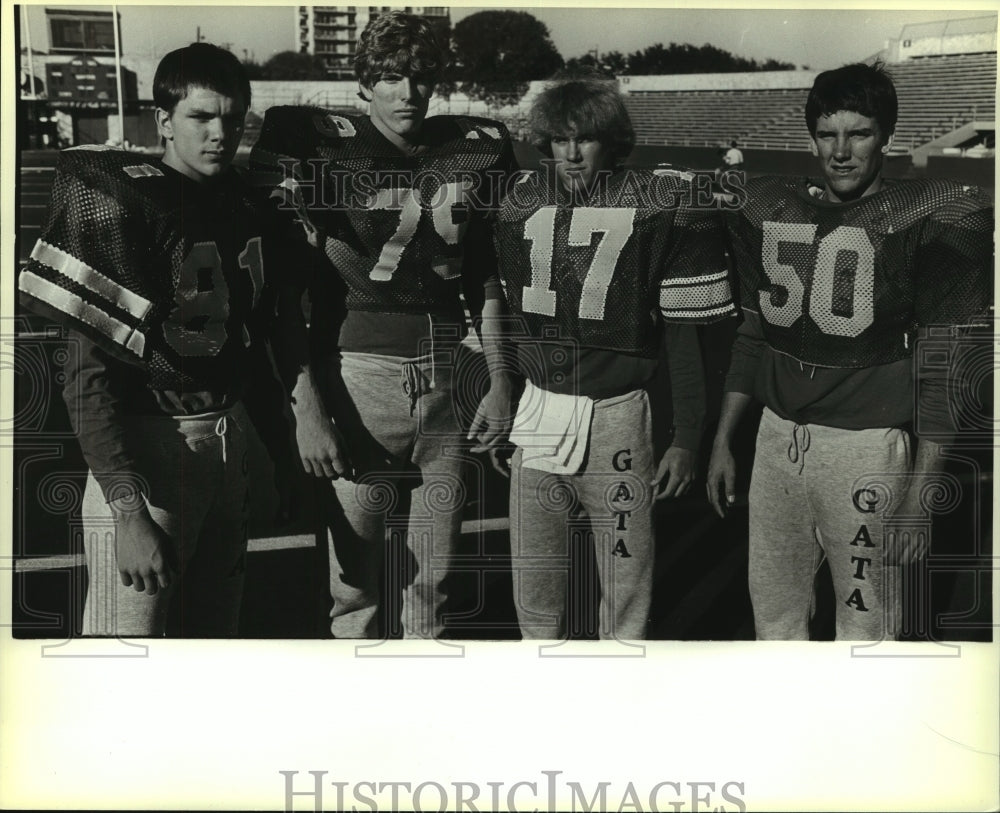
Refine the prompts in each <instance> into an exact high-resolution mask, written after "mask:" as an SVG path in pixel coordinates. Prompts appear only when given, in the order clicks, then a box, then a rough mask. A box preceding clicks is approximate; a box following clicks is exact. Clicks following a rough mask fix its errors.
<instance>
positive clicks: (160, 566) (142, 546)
mask: <svg viewBox="0 0 1000 813" xmlns="http://www.w3.org/2000/svg"><path fill="white" fill-rule="evenodd" d="M136 497H138V500H139V501H140V502H141V503H142V504H141V505H140V506H139V507H122V504H123V503H124V502H125V501H129V502H135V501H136V500H135V498H136ZM111 507H112V511H113V512H114V515H115V525H116V536H115V539H116V548H117V551H116V555H117V563H118V573H119V575H120V577H121V580H122V584H123V585H125V586H126V587H132V588H134V589H135V591H136V592H137V593H146V594H147V595H150V596H155V595H156V594H157V593H158V592H159V591H160V589H161V588H163V589H166V588H168V587H170V585H171V584H172V583H173V580H174V578H176V576H177V573H178V572H179V567H178V563H177V560H176V555H175V553H174V547H173V544H172V543H171V541H170V537H169V536H167V534H166V532H165V531H164V530H163V529H162V528H161V527H160V526H159V525H157V524H156V522H154V521H153V518H152V517H151V516H150V515H149V509H148V508H147V507H146V504H145V502H144V501H142V497H141V495H133V496H132V497H131V498H124V499H123V500H119V501H118V503H117V505H116V504H115V503H112V506H111Z"/></svg>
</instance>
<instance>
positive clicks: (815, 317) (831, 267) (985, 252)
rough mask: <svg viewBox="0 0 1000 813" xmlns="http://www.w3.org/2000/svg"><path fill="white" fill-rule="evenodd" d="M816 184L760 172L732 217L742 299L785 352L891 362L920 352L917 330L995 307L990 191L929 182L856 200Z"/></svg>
mask: <svg viewBox="0 0 1000 813" xmlns="http://www.w3.org/2000/svg"><path fill="white" fill-rule="evenodd" d="M810 190H811V191H810ZM818 192H819V190H818V188H816V187H811V186H809V185H808V184H807V183H805V182H803V181H801V180H795V179H789V178H779V177H762V178H756V179H754V180H751V181H749V182H748V183H747V188H746V201H747V202H746V205H745V206H744V207H743V208H742V209H741V210H740V211H738V212H734V213H732V214H731V215H730V216H729V231H730V237H731V243H732V249H733V253H734V259H735V262H736V267H737V272H738V274H739V278H740V299H741V305H742V306H743V308H745V309H747V310H751V311H754V312H756V313H759V314H760V317H761V325H762V329H763V333H764V338H765V339H766V341H767V342H768V344H769V345H770V346H771V347H772V348H774V349H775V350H776V351H777V352H779V353H783V354H785V355H788V356H791V357H792V358H794V359H796V360H797V361H800V362H802V363H804V364H810V365H815V366H819V367H841V368H861V367H870V366H873V365H877V364H887V363H890V362H893V361H897V360H899V359H902V358H906V357H907V356H909V355H910V354H911V344H912V340H913V337H914V334H915V332H916V329H917V328H918V327H921V326H928V325H962V324H966V323H968V322H969V320H970V319H972V318H974V317H976V316H978V315H981V314H983V313H984V312H985V311H986V310H987V308H988V307H989V304H990V300H991V291H992V267H993V240H992V236H993V206H992V203H991V201H990V198H989V197H988V196H987V195H986V193H984V192H983V191H982V190H980V189H978V188H977V187H973V186H964V185H961V184H958V183H954V182H951V181H944V180H936V179H922V180H913V181H888V180H887V181H885V182H884V186H883V187H882V189H880V190H879V191H878V192H876V193H874V194H872V195H868V196H866V197H863V198H860V199H858V200H856V201H851V202H847V203H830V202H827V201H825V200H823V199H821V198H819V197H817V193H818Z"/></svg>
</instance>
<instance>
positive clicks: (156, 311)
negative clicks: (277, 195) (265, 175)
mask: <svg viewBox="0 0 1000 813" xmlns="http://www.w3.org/2000/svg"><path fill="white" fill-rule="evenodd" d="M247 191H248V188H247V187H246V186H245V184H244V181H243V180H242V179H241V178H240V177H239V176H238V175H237V174H236V173H235V172H234V171H230V172H227V173H226V174H225V175H224V176H223V177H221V178H219V179H218V180H217V182H215V183H212V184H211V185H210V186H205V185H202V184H199V183H196V182H195V181H192V180H190V179H189V178H186V177H185V176H183V175H181V174H180V173H178V172H176V171H175V170H173V169H171V168H170V167H168V166H166V165H165V164H163V163H162V162H161V161H159V160H157V159H152V158H148V157H144V156H140V155H136V154H134V153H128V152H124V151H121V150H116V149H110V148H99V147H75V148H70V149H68V150H64V151H63V152H62V153H61V154H60V156H59V164H58V167H57V174H56V178H55V183H54V186H53V190H52V202H51V209H50V212H49V218H48V223H47V225H46V226H45V229H44V232H43V234H42V237H41V238H40V239H39V240H38V242H37V243H36V244H35V247H34V249H33V250H32V252H31V257H30V259H29V261H28V263H27V265H26V267H25V268H24V270H23V271H22V273H21V275H20V277H19V279H18V288H19V292H20V297H21V300H22V302H23V304H24V305H25V306H26V307H29V308H31V309H33V310H35V311H38V312H40V313H42V314H43V315H46V316H48V317H50V318H52V319H54V320H56V321H57V322H59V323H61V324H64V325H66V326H67V327H71V328H74V329H76V330H79V331H81V332H82V333H84V334H85V335H87V336H89V337H90V338H92V339H93V340H95V341H96V342H97V343H98V345H99V346H100V347H102V348H104V349H105V350H107V351H108V352H110V353H112V354H113V355H115V356H116V357H117V358H119V359H123V360H125V361H127V362H130V363H132V364H136V365H140V366H144V367H145V368H146V370H147V372H148V376H149V381H148V384H149V386H150V387H151V388H153V389H159V390H175V391H178V392H184V391H209V390H214V391H225V390H226V389H230V388H232V387H233V386H235V385H238V384H239V383H241V378H240V377H241V376H242V375H243V374H244V368H245V364H246V357H247V351H246V348H247V347H248V346H249V343H250V333H249V325H250V320H251V318H252V315H253V309H254V307H255V304H256V303H257V301H258V300H259V298H260V296H261V294H262V291H263V286H264V261H263V246H262V231H261V229H260V224H261V223H262V222H263V221H262V219H261V213H260V212H259V211H258V209H257V208H256V207H255V205H254V204H253V203H252V201H251V199H250V197H249V196H248V195H247Z"/></svg>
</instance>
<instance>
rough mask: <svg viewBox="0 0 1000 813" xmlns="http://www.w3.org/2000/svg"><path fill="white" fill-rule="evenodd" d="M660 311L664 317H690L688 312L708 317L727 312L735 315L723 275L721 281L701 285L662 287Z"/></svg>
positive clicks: (727, 281)
mask: <svg viewBox="0 0 1000 813" xmlns="http://www.w3.org/2000/svg"><path fill="white" fill-rule="evenodd" d="M660 311H661V312H662V313H663V315H664V316H667V315H670V316H681V315H690V314H688V312H691V313H692V314H697V313H700V314H703V315H705V316H708V315H710V314H716V313H726V312H727V311H731V312H733V313H735V312H736V308H735V307H734V306H733V303H732V296H731V295H730V291H729V280H728V279H727V278H726V275H725V274H723V275H722V278H721V279H719V280H717V281H715V282H711V283H702V284H701V285H688V286H678V285H671V286H667V285H664V286H663V287H661V288H660ZM680 311H683V312H685V313H683V314H682V313H680Z"/></svg>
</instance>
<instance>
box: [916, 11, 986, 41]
mask: <svg viewBox="0 0 1000 813" xmlns="http://www.w3.org/2000/svg"><path fill="white" fill-rule="evenodd" d="M996 28H997V17H996V15H995V14H991V15H986V16H982V17H963V18H961V19H958V20H942V21H940V22H930V23H910V24H908V25H904V26H903V29H902V31H900V33H899V38H900V39H901V40H917V39H922V38H924V37H954V36H958V35H960V34H988V33H992V32H994V31H996Z"/></svg>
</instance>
